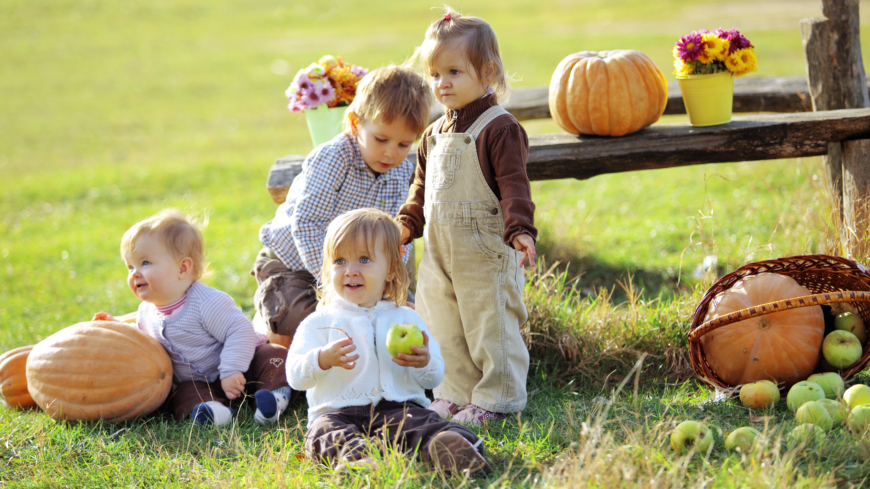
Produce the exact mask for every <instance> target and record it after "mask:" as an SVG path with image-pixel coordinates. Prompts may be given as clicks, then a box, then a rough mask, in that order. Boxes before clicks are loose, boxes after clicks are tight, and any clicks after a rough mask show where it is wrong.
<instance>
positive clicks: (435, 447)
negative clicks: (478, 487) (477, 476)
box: [427, 431, 486, 474]
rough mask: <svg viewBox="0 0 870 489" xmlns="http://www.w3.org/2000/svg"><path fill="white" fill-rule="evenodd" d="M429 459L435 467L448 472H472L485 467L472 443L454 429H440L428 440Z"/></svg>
mask: <svg viewBox="0 0 870 489" xmlns="http://www.w3.org/2000/svg"><path fill="white" fill-rule="evenodd" d="M427 451H428V452H429V459H430V460H431V461H432V464H433V465H435V467H436V468H438V469H441V470H445V471H449V472H460V471H461V472H465V471H468V473H469V474H473V473H475V472H477V471H479V470H482V469H485V468H486V459H484V458H483V455H481V454H480V453H479V452H478V451H477V449H476V448H474V445H472V444H471V442H470V441H468V440H466V439H465V437H464V436H462V435H460V434H459V433H457V432H455V431H442V432H441V433H438V434H437V435H435V437H434V438H432V441H430V442H429V448H428V449H427Z"/></svg>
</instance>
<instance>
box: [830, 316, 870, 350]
mask: <svg viewBox="0 0 870 489" xmlns="http://www.w3.org/2000/svg"><path fill="white" fill-rule="evenodd" d="M834 329H838V330H842V331H848V332H850V333H852V334H853V335H855V337H856V338H858V341H860V342H861V344H862V345H863V344H864V343H866V342H867V328H865V327H864V321H863V320H862V319H861V316H859V315H857V314H853V313H851V312H844V313H842V314H840V315H838V316H837V317H836V318H834Z"/></svg>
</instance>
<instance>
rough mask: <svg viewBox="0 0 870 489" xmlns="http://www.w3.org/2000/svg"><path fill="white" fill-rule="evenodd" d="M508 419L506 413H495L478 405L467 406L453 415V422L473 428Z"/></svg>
mask: <svg viewBox="0 0 870 489" xmlns="http://www.w3.org/2000/svg"><path fill="white" fill-rule="evenodd" d="M507 417H508V415H507V414H506V413H494V412H492V411H487V410H486V409H483V408H482V407H480V406H478V405H476V404H469V405H468V406H465V409H463V410H462V411H459V412H458V413H456V414H454V415H453V421H456V422H457V423H462V424H466V425H471V426H480V425H482V424H483V423H486V422H488V421H501V420H503V419H506V418H507Z"/></svg>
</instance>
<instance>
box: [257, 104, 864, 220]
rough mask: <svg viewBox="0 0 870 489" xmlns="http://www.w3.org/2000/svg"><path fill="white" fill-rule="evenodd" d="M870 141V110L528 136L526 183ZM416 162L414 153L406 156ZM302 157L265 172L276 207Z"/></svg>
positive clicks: (808, 152)
mask: <svg viewBox="0 0 870 489" xmlns="http://www.w3.org/2000/svg"><path fill="white" fill-rule="evenodd" d="M865 138H870V109H851V110H835V111H824V112H803V113H796V114H769V115H752V116H744V117H735V118H734V120H733V121H731V122H730V123H728V124H723V125H719V126H710V127H693V126H691V125H689V124H688V123H675V124H657V125H654V126H650V127H648V128H646V129H643V130H641V131H639V132H636V133H634V134H629V135H628V136H623V137H620V138H611V137H596V136H582V137H577V136H572V135H570V134H568V133H560V134H544V135H538V136H530V137H529V142H530V145H531V147H530V149H529V161H528V165H527V167H526V168H527V172H528V175H529V179H530V180H553V179H559V178H578V179H586V178H591V177H594V176H596V175H602V174H605V173H618V172H626V171H635V170H650V169H656V168H671V167H676V166H687V165H698V164H704V163H724V162H736V161H755V160H770V159H779V158H797V157H802V156H819V155H824V154H826V152H827V150H828V142H830V141H844V140H847V139H865ZM408 157H409V158H411V159H412V160H414V159H416V155H415V152H414V151H413V150H412V151H411V153H410V154H409V156H408ZM303 159H304V157H303V156H295V155H293V156H285V157H284V158H280V159H279V160H278V161H277V162H276V163H275V165H273V166H272V169H271V171H270V172H269V180H268V187H269V190H270V193H272V198H273V199H274V200H275V201H276V202H278V203H281V202H283V201H284V198H285V196H286V194H287V189H288V188H289V186H290V184H291V183H292V181H293V178H295V177H296V175H297V174H298V173H299V171H300V170H301V165H302V160H303Z"/></svg>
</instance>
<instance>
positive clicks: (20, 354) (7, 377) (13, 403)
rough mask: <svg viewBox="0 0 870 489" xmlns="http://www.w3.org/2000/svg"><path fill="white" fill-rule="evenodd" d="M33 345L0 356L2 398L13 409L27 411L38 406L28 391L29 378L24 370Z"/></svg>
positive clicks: (0, 391)
mask: <svg viewBox="0 0 870 489" xmlns="http://www.w3.org/2000/svg"><path fill="white" fill-rule="evenodd" d="M32 349H33V345H30V346H22V347H20V348H15V349H14V350H9V351H7V352H6V353H4V354H3V355H0V397H2V398H3V404H5V405H6V406H8V407H10V408H13V409H27V408H31V407H34V406H36V401H34V400H33V397H31V396H30V392H29V391H28V390H27V376H26V375H25V372H24V368H25V366H26V365H27V356H28V355H30V350H32Z"/></svg>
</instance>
